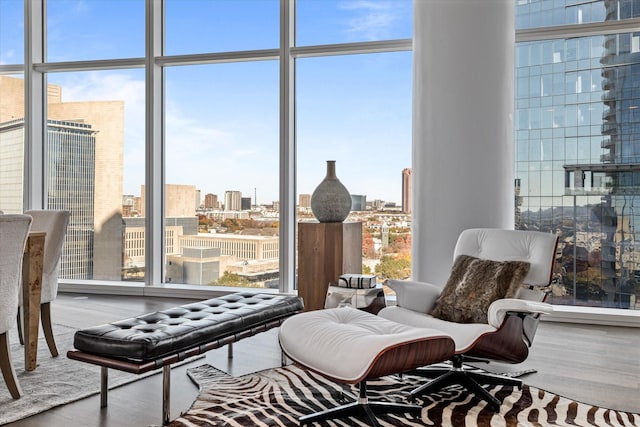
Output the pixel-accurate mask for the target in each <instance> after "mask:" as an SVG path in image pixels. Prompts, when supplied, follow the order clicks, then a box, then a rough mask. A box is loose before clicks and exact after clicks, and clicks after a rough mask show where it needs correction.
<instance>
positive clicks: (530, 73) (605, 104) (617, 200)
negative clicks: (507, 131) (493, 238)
mask: <svg viewBox="0 0 640 427" xmlns="http://www.w3.org/2000/svg"><path fill="white" fill-rule="evenodd" d="M516 5H517V6H516V10H517V12H516V15H517V18H516V22H517V26H518V29H528V31H521V32H520V34H521V35H523V37H521V38H526V39H527V41H520V42H519V43H518V44H517V46H516V101H515V102H516V112H515V142H516V159H515V160H516V177H515V178H516V180H515V182H516V186H515V191H516V227H518V228H521V229H537V230H543V231H551V232H555V233H558V235H559V236H560V245H559V248H558V254H557V266H556V271H555V274H554V285H553V297H552V302H554V303H557V304H571V305H589V306H599V307H614V308H630V309H640V264H638V260H639V259H640V257H639V256H638V251H639V250H640V240H639V237H640V235H639V234H638V232H640V228H638V225H640V216H639V215H640V210H639V209H638V207H639V205H638V203H640V187H639V186H638V184H639V183H640V162H639V160H640V158H639V157H638V154H640V151H639V149H638V148H639V147H640V112H639V109H640V33H638V32H635V31H621V30H624V29H625V28H629V29H634V28H635V29H637V28H638V18H640V1H637V0H620V1H606V2H605V1H593V2H582V3H580V4H576V3H575V2H570V1H517V2H516ZM591 23H593V24H594V25H591ZM595 23H598V24H601V23H607V24H611V30H609V31H603V30H602V28H603V27H602V26H601V25H598V26H597V27H596V26H595ZM568 24H571V25H568ZM574 24H575V25H574ZM555 25H567V26H566V27H564V29H563V31H562V32H558V31H555V32H554V29H553V28H552V27H553V26H555ZM563 33H564V34H563ZM567 33H571V37H570V38H569V37H568V36H567ZM516 34H517V35H518V32H516Z"/></svg>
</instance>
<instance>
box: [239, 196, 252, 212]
mask: <svg viewBox="0 0 640 427" xmlns="http://www.w3.org/2000/svg"><path fill="white" fill-rule="evenodd" d="M250 209H251V197H242V198H241V199H240V210H242V211H248V210H250Z"/></svg>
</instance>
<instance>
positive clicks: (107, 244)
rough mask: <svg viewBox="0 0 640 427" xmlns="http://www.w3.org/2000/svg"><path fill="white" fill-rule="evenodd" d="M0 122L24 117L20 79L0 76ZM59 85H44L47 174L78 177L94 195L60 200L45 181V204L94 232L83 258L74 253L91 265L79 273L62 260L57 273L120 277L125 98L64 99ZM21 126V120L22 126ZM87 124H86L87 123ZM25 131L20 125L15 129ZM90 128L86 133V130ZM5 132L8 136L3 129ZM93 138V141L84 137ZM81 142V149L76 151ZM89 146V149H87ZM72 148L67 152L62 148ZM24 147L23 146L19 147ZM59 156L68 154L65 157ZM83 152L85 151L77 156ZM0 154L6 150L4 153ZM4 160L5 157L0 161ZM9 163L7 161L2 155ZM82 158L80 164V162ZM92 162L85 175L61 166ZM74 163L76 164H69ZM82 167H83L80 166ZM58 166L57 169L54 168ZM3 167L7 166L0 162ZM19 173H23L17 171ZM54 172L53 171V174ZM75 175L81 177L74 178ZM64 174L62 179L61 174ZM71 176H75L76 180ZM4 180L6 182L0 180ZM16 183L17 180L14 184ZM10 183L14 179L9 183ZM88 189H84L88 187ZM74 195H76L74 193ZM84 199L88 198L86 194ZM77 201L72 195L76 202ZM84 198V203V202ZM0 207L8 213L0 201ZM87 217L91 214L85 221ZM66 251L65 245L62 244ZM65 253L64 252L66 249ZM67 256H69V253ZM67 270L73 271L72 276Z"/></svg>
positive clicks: (14, 206) (17, 207)
mask: <svg viewBox="0 0 640 427" xmlns="http://www.w3.org/2000/svg"><path fill="white" fill-rule="evenodd" d="M0 93H1V94H2V96H0V123H6V122H8V121H11V120H16V119H18V120H20V119H22V118H23V117H24V80H22V79H19V78H15V77H9V76H0ZM62 95H63V90H62V87H60V86H58V85H52V84H50V85H48V86H47V100H48V104H47V112H48V126H47V137H48V138H55V140H56V142H55V143H53V144H52V141H47V150H48V151H47V158H48V159H49V161H48V165H47V166H48V171H49V177H48V178H49V179H51V178H52V177H53V176H58V178H59V179H65V180H67V181H66V183H67V184H73V185H76V186H80V185H81V184H82V181H80V179H81V180H89V181H85V184H88V183H90V185H91V187H92V189H91V191H92V192H93V194H94V196H93V197H92V200H91V202H90V203H91V204H90V205H86V206H78V205H69V204H65V203H71V199H66V201H64V200H65V199H64V196H63V195H62V193H63V192H58V191H57V188H59V187H52V184H51V182H50V183H49V186H48V190H47V191H48V196H47V207H48V208H52V209H53V208H54V207H53V206H57V208H58V209H67V210H70V211H71V212H72V213H71V218H70V224H76V225H78V224H81V225H78V226H79V227H80V228H81V229H82V230H83V233H84V232H87V233H92V238H91V239H88V243H87V245H88V246H87V249H86V251H85V252H83V255H82V256H83V257H85V260H84V261H79V255H78V253H75V254H73V257H74V259H75V260H76V261H74V262H79V263H81V264H84V265H89V266H91V267H87V268H82V269H81V270H82V271H84V273H82V274H85V275H84V276H83V277H80V276H79V274H80V273H79V271H80V270H77V269H75V268H74V272H73V273H71V271H68V270H66V269H65V268H67V267H65V266H68V265H70V264H68V263H66V264H64V265H63V267H62V269H61V273H60V277H61V278H74V279H75V278H77V279H97V280H101V279H102V280H120V279H121V269H122V173H123V160H122V159H123V150H124V102H123V101H83V102H63V97H62ZM14 125H15V123H14ZM21 126H22V128H24V125H23V124H22V125H21ZM87 126H88V127H87ZM11 132H12V134H11V135H12V136H11V138H12V139H14V140H13V142H12V144H15V142H17V141H18V140H20V142H21V143H22V144H24V141H23V140H24V137H23V136H19V135H18V134H16V133H15V129H14V130H13V131H11ZM18 132H21V133H22V135H24V130H22V131H18ZM73 133H76V134H78V135H79V134H83V135H84V136H83V137H82V138H81V139H84V141H72V138H71V137H70V135H67V134H73ZM87 133H91V136H90V137H89V136H88V135H86V134H87ZM5 137H7V138H8V136H7V135H6V134H5ZM88 139H91V141H88ZM74 144H75V145H76V148H75V149H79V145H82V146H83V148H82V152H81V153H80V152H75V151H74V150H75V149H74V148H72V146H73V145H74ZM89 146H91V148H89ZM13 147H14V148H13V150H14V152H13V154H12V155H15V153H16V150H18V148H17V146H15V145H13ZM60 149H62V150H71V151H68V152H67V154H63V151H56V150H60ZM20 150H22V149H20ZM88 150H90V151H91V153H92V154H90V155H92V156H93V159H91V160H89V159H88V158H87V157H86V156H87V155H89V151H88ZM63 155H68V156H69V157H70V158H69V159H68V160H65V159H63V158H62V156H63ZM81 156H84V157H82V158H80V157H81ZM2 157H3V159H4V157H5V156H4V154H3V156H2ZM2 161H3V162H5V160H2ZM6 161H7V162H8V160H6ZM78 162H80V163H78ZM89 162H90V163H91V164H92V169H91V173H93V176H91V177H89V176H88V174H87V173H88V171H87V170H86V169H81V168H80V169H78V170H75V171H72V170H64V169H70V168H72V167H78V165H80V164H82V165H87V164H89ZM22 163H23V159H22V158H19V159H18V158H16V160H14V161H13V162H12V166H11V167H12V168H14V171H13V172H16V171H17V169H20V170H22V167H23V166H22ZM73 165H76V166H73ZM83 167H84V166H83ZM56 168H60V170H56ZM2 170H3V172H4V171H5V170H7V169H5V168H4V167H3V169H2ZM20 174H21V175H22V173H20ZM52 174H53V175H52ZM55 174H57V175H55ZM77 174H80V177H79V178H77V176H78V175H77ZM63 177H64V178H63ZM22 179H23V177H22V176H21V177H20V183H19V188H20V196H19V198H20V201H19V203H18V202H17V199H16V197H17V193H15V192H14V193H12V194H11V195H10V196H8V197H12V198H13V201H12V202H11V210H12V211H14V212H22V187H23V185H22ZM74 179H78V181H77V182H74ZM2 181H3V182H4V183H6V184H7V185H10V184H11V183H9V182H8V181H5V180H4V178H3V180H2ZM14 184H15V183H14ZM11 185H12V184H11ZM87 191H88V190H87ZM76 196H77V194H76ZM84 200H86V203H89V198H88V197H87V198H86V199H84ZM75 202H76V200H74V203H75ZM83 203H85V202H83ZM0 209H2V210H5V211H7V212H9V209H7V208H4V207H3V206H2V205H1V204H0ZM80 212H83V213H82V217H81V218H74V215H80ZM89 218H90V219H91V220H90V221H91V222H89ZM64 250H65V251H67V249H66V248H65V249H64ZM67 252H68V251H67ZM70 256H71V255H70ZM70 275H73V277H71V276H70Z"/></svg>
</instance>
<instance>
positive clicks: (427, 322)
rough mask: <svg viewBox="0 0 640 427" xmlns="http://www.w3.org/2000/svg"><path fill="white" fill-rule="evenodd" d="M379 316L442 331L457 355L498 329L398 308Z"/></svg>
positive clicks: (382, 311)
mask: <svg viewBox="0 0 640 427" xmlns="http://www.w3.org/2000/svg"><path fill="white" fill-rule="evenodd" d="M378 316H379V317H383V318H385V319H388V320H392V321H394V322H398V323H403V324H405V325H411V326H415V327H416V328H431V329H434V330H438V331H442V332H444V333H446V334H448V335H450V336H451V337H452V338H453V340H454V341H455V343H456V353H458V354H460V353H464V352H466V351H467V350H469V349H470V348H471V347H473V345H474V343H475V342H476V340H477V339H478V338H479V337H480V336H482V335H484V334H486V333H490V332H495V331H497V329H496V328H494V327H493V326H491V325H488V324H486V323H454V322H448V321H446V320H440V319H436V318H435V317H433V316H431V315H429V314H425V313H418V312H417V311H413V310H407V309H406V308H402V307H396V306H392V307H386V308H383V309H382V310H381V311H380V312H379V313H378Z"/></svg>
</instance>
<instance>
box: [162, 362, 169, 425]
mask: <svg viewBox="0 0 640 427" xmlns="http://www.w3.org/2000/svg"><path fill="white" fill-rule="evenodd" d="M170 406H171V365H165V366H163V367H162V425H163V426H166V425H168V424H169V410H170Z"/></svg>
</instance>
